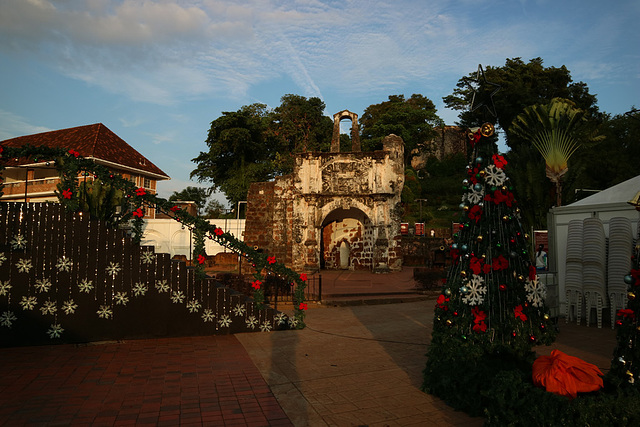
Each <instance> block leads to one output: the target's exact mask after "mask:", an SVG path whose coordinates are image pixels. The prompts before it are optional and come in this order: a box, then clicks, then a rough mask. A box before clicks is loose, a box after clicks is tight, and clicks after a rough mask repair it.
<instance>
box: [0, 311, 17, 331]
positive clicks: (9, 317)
mask: <svg viewBox="0 0 640 427" xmlns="http://www.w3.org/2000/svg"><path fill="white" fill-rule="evenodd" d="M16 320H18V318H17V317H16V316H15V314H13V312H12V311H5V312H4V313H2V315H0V325H2V326H6V327H7V328H10V327H11V324H12V323H13V322H15V321H16Z"/></svg>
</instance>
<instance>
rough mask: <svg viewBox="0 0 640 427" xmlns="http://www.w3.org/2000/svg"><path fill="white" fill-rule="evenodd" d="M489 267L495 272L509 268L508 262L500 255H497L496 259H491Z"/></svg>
mask: <svg viewBox="0 0 640 427" xmlns="http://www.w3.org/2000/svg"><path fill="white" fill-rule="evenodd" d="M491 266H492V267H493V269H494V270H495V271H500V270H506V269H507V268H509V260H508V259H506V258H505V257H503V256H502V255H498V257H497V258H494V259H493V262H492V264H491Z"/></svg>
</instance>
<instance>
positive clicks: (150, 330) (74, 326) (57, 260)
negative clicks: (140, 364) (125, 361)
mask: <svg viewBox="0 0 640 427" xmlns="http://www.w3.org/2000/svg"><path fill="white" fill-rule="evenodd" d="M276 314H277V313H276V312H275V311H274V310H273V309H270V308H263V309H258V308H256V307H255V306H254V304H253V302H252V301H251V300H248V299H247V298H246V296H245V295H239V294H237V293H236V292H234V291H232V290H231V289H229V288H226V287H224V286H222V285H221V284H220V283H219V282H217V281H215V280H213V279H205V280H201V281H198V280H196V278H195V272H194V270H193V269H192V268H191V267H187V266H186V264H185V263H184V262H183V261H175V260H171V259H170V257H169V255H168V254H156V253H155V252H154V248H153V247H141V246H139V245H137V244H135V243H133V242H132V240H131V239H130V238H129V237H128V236H127V235H126V233H125V232H124V231H123V230H119V229H113V228H107V227H106V226H105V225H104V224H102V223H101V222H100V221H98V220H91V219H89V218H88V217H87V215H86V214H85V215H82V214H78V213H74V214H72V213H68V212H65V210H64V207H63V206H61V205H59V204H56V203H44V204H41V203H0V346H3V347H8V346H17V345H37V344H49V343H63V342H66V343H79V342H89V341H104V340H120V339H132V338H149V337H166V336H182V335H209V334H227V333H235V332H245V331H259V330H265V331H267V330H273V329H284V328H287V327H288V324H287V323H284V324H282V323H281V322H280V321H279V320H278V321H276V320H275V319H274V318H275V316H276Z"/></svg>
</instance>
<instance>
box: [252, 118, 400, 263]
mask: <svg viewBox="0 0 640 427" xmlns="http://www.w3.org/2000/svg"><path fill="white" fill-rule="evenodd" d="M357 117H358V116H357V115H356V114H354V113H351V112H349V111H347V110H344V111H341V112H340V113H337V114H335V115H334V130H333V138H332V144H331V152H329V153H324V152H322V153H319V152H315V153H311V152H305V153H298V154H295V163H294V168H293V172H292V173H291V174H289V175H285V176H280V177H276V179H275V180H274V181H270V182H257V183H253V184H251V187H250V189H249V193H248V196H247V221H246V226H245V236H244V239H245V242H246V243H247V244H249V245H254V246H257V247H258V248H260V249H262V250H263V251H265V252H266V253H268V254H269V255H272V256H275V257H276V259H277V260H278V261H281V262H284V263H285V264H286V265H287V266H289V267H290V268H292V269H295V270H298V271H313V270H316V269H319V268H323V269H353V270H369V271H373V272H387V271H393V270H400V269H401V268H402V253H401V246H400V241H401V238H400V215H401V213H402V206H401V204H400V195H401V193H402V188H403V186H404V143H403V141H402V138H400V137H399V136H396V135H389V136H387V137H386V138H385V139H384V140H383V149H382V150H378V151H373V152H362V151H360V141H359V138H357V137H356V138H352V147H351V151H350V152H346V153H341V152H340V148H339V147H340V146H339V142H336V141H339V138H340V135H339V132H340V126H339V122H340V120H342V119H345V118H346V119H350V120H352V134H355V135H356V136H357Z"/></svg>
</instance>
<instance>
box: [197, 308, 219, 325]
mask: <svg viewBox="0 0 640 427" xmlns="http://www.w3.org/2000/svg"><path fill="white" fill-rule="evenodd" d="M200 317H202V321H203V322H213V320H214V319H215V318H216V315H215V314H213V310H211V309H210V308H205V309H204V311H203V312H202V316H200Z"/></svg>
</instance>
